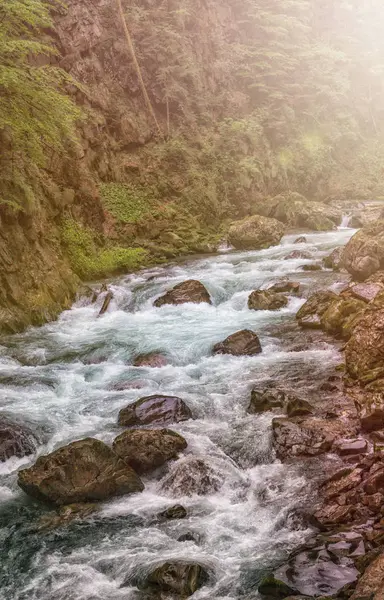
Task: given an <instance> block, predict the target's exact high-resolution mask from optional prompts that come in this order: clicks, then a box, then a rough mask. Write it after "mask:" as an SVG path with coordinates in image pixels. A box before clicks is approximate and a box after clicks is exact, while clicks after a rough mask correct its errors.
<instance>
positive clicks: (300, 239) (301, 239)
mask: <svg viewBox="0 0 384 600" xmlns="http://www.w3.org/2000/svg"><path fill="white" fill-rule="evenodd" d="M293 243H294V244H306V243H307V238H306V237H305V235H299V237H298V238H296V239H295V241H294V242H293Z"/></svg>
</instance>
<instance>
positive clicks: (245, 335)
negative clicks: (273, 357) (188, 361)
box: [213, 329, 262, 356]
mask: <svg viewBox="0 0 384 600" xmlns="http://www.w3.org/2000/svg"><path fill="white" fill-rule="evenodd" d="M260 352H262V349H261V345H260V340H259V338H258V337H257V335H256V333H254V332H253V331H250V330H249V329H242V330H241V331H237V332H236V333H233V334H232V335H229V336H228V337H227V338H226V339H225V340H224V341H223V342H219V343H218V344H215V345H214V347H213V354H232V355H233V356H254V355H255V354H260Z"/></svg>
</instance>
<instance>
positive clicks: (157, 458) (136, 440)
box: [112, 429, 187, 474]
mask: <svg viewBox="0 0 384 600" xmlns="http://www.w3.org/2000/svg"><path fill="white" fill-rule="evenodd" d="M186 447H187V442H186V440H185V439H184V438H183V437H182V436H181V435H179V434H178V433H176V432H175V431H171V430H170V429H133V430H128V431H124V432H123V433H122V434H121V435H119V436H118V437H117V438H116V439H115V440H114V442H113V446H112V448H113V451H114V452H115V454H117V456H120V458H122V459H123V460H124V461H125V462H126V463H127V464H128V465H130V466H131V467H132V469H134V470H135V471H136V473H140V474H141V473H147V472H148V471H153V470H154V469H157V468H158V467H161V466H162V465H163V464H164V463H166V462H167V461H168V460H171V459H172V458H177V456H178V454H179V452H181V451H182V450H184V449H185V448H186Z"/></svg>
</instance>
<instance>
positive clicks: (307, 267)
mask: <svg viewBox="0 0 384 600" xmlns="http://www.w3.org/2000/svg"><path fill="white" fill-rule="evenodd" d="M301 268H302V269H303V271H321V270H322V266H321V265H303V266H302V267H301Z"/></svg>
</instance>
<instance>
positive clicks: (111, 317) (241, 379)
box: [0, 228, 353, 600]
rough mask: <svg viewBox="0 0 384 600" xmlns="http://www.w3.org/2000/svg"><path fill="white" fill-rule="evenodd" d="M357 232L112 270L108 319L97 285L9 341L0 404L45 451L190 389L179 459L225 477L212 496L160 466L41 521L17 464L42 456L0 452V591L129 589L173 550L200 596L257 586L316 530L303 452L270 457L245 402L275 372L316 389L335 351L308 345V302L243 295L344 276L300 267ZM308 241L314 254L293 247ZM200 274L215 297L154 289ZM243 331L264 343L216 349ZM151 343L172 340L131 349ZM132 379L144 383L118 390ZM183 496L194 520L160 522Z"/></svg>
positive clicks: (84, 595) (14, 594) (107, 598)
mask: <svg viewBox="0 0 384 600" xmlns="http://www.w3.org/2000/svg"><path fill="white" fill-rule="evenodd" d="M352 233H353V231H352V230H351V229H342V228H340V229H339V230H338V231H335V232H330V233H319V234H312V233H311V234H308V235H307V243H306V244H300V245H294V244H293V241H294V239H295V237H296V236H294V235H290V236H286V237H285V238H284V239H283V241H282V243H281V244H280V245H279V246H276V247H273V248H269V249H267V250H263V251H260V252H230V253H225V250H226V249H223V253H221V254H220V255H218V256H213V257H209V258H200V259H198V260H193V261H189V262H187V263H185V264H175V265H171V266H168V267H161V268H160V267H159V268H155V269H151V270H148V271H144V272H141V273H139V274H135V275H130V276H127V277H124V278H121V279H119V280H114V281H113V282H111V284H110V287H111V289H112V290H113V292H114V300H113V302H112V304H111V306H110V308H109V311H108V312H107V313H106V314H105V315H104V316H103V317H100V318H97V314H98V311H99V310H100V305H101V302H102V298H101V299H100V300H99V301H98V302H97V303H96V304H95V305H86V304H85V303H84V302H79V303H78V304H76V305H75V306H74V307H73V308H72V310H69V311H66V312H64V313H63V314H62V315H61V317H60V319H59V320H58V321H56V322H54V323H50V324H48V325H46V326H44V327H41V328H38V329H37V328H35V329H30V330H29V331H27V332H26V333H24V334H21V335H15V336H11V337H9V338H6V339H4V340H3V346H1V348H0V390H1V394H0V410H1V411H2V413H4V414H5V415H8V416H10V417H12V418H13V419H16V420H19V421H21V422H24V423H27V424H29V425H30V426H31V427H32V428H33V429H34V430H35V431H37V432H38V434H39V437H40V442H41V443H40V446H39V448H38V454H39V455H40V454H46V453H47V452H50V451H52V450H53V449H55V448H57V447H59V446H62V445H64V444H66V443H68V442H70V441H73V440H75V439H80V438H83V437H86V436H95V437H98V438H99V439H101V440H104V441H105V442H107V443H109V442H111V441H112V439H113V438H114V437H115V436H116V435H117V434H118V428H117V426H116V421H117V414H118V411H119V409H121V408H122V407H124V406H126V405H127V404H129V402H130V401H133V400H135V399H137V398H138V397H140V396H146V395H149V394H152V393H157V392H158V393H166V394H172V395H176V396H180V397H182V398H183V399H184V400H185V401H186V402H187V403H188V405H189V406H190V408H191V409H192V411H193V413H194V416H195V419H194V420H191V421H187V422H185V423H181V424H178V425H175V426H173V429H175V430H176V431H178V432H180V433H181V434H182V435H183V436H185V438H186V439H187V441H188V448H187V450H186V451H185V453H184V455H183V456H182V457H180V459H179V460H181V461H188V457H189V456H190V455H193V456H198V457H201V458H203V459H204V460H205V461H206V462H207V463H208V464H209V465H210V466H211V467H212V468H213V469H214V470H215V471H216V472H217V473H218V476H219V477H220V478H221V479H222V481H223V485H222V487H221V488H220V490H219V491H218V492H216V493H214V494H211V495H208V496H194V497H178V498H177V499H175V498H173V497H172V496H171V495H169V493H168V494H167V493H166V492H162V491H160V486H161V481H159V477H164V473H162V474H160V475H158V476H157V477H154V476H152V477H147V478H145V479H144V481H145V484H146V488H145V491H144V492H143V493H141V494H137V495H134V496H127V497H123V498H120V499H118V500H113V501H111V502H108V503H105V504H104V505H103V507H102V511H101V512H100V513H98V514H97V515H96V516H92V517H88V518H87V519H86V520H85V521H82V522H78V523H73V524H72V525H70V526H68V527H63V528H59V529H57V530H46V531H37V530H36V524H37V523H38V521H39V519H40V518H41V515H42V514H43V513H44V511H46V510H47V508H45V507H43V506H41V505H39V504H38V503H36V502H33V501H31V500H30V499H28V498H27V497H26V496H25V495H24V494H23V493H22V492H21V491H20V490H19V489H18V487H17V484H16V473H17V470H18V469H19V468H20V467H22V466H25V465H28V464H31V463H32V462H34V460H35V459H36V456H34V457H32V458H31V457H27V458H24V459H10V460H8V461H7V462H5V463H2V464H0V552H1V565H0V597H1V598H4V600H37V599H38V600H126V599H127V600H128V599H131V598H134V597H135V594H136V592H135V589H134V588H133V587H132V586H129V585H128V586H125V587H121V584H122V583H123V582H125V581H126V580H127V579H129V577H130V576H131V575H132V574H137V573H138V572H143V571H145V570H146V569H149V568H150V567H151V566H153V565H154V564H156V563H158V562H159V561H161V560H164V559H168V558H179V559H186V560H189V559H191V560H198V561H199V562H200V563H202V564H205V565H207V566H209V567H210V568H211V569H212V571H213V572H214V574H215V581H213V582H212V583H211V584H210V586H208V587H205V588H203V589H201V590H200V591H199V592H197V593H196V594H195V596H194V598H196V600H198V599H200V598H209V599H211V600H212V599H219V598H220V599H222V600H224V599H228V600H229V599H235V598H241V597H247V598H251V597H252V598H256V597H257V594H256V592H255V591H254V590H255V589H256V588H255V586H256V583H257V581H258V578H259V577H260V574H261V573H263V571H264V570H265V569H266V568H268V567H269V566H271V565H273V564H275V563H277V562H278V561H279V560H281V559H282V558H283V557H284V556H285V555H286V553H287V552H288V551H289V550H290V549H292V548H293V547H294V546H295V545H297V544H298V543H300V541H302V540H303V537H304V536H305V534H306V532H305V531H304V530H303V528H302V527H303V526H302V525H301V524H300V522H299V520H298V519H295V518H294V516H293V515H294V513H295V509H297V508H302V507H303V506H304V505H305V503H306V501H308V498H309V494H310V486H309V485H308V480H307V478H306V473H305V470H304V469H300V465H299V464H298V465H293V466H292V465H289V466H288V465H282V464H281V463H280V462H279V461H277V460H276V459H275V458H274V456H273V451H272V448H271V428H270V424H271V419H272V415H271V414H268V413H267V414H265V415H261V416H255V415H248V414H247V413H246V407H247V404H248V402H249V392H250V389H251V387H252V386H253V385H255V384H257V383H259V384H260V385H261V386H262V385H263V384H265V383H266V382H268V381H271V380H272V381H276V382H278V383H280V384H284V385H285V386H288V387H291V388H294V389H295V390H296V391H302V393H303V394H305V397H309V398H310V399H311V400H313V396H314V395H316V394H315V391H316V390H317V389H318V383H319V382H321V381H323V380H324V377H325V376H326V375H327V374H328V373H329V372H330V370H331V369H332V368H333V366H334V365H335V364H337V363H338V362H339V360H340V357H339V353H338V352H337V350H336V349H335V348H334V347H333V346H332V345H331V344H328V343H326V342H325V341H324V340H323V341H321V342H320V341H316V339H318V338H316V336H314V338H313V339H312V341H311V338H309V340H310V346H309V348H307V349H305V350H300V342H302V341H303V335H304V334H302V333H301V332H300V331H299V329H298V328H297V327H296V326H295V325H294V313H295V312H296V311H297V309H298V308H299V306H300V305H301V304H302V303H303V301H304V300H303V299H301V298H296V297H291V298H290V300H289V305H288V306H287V307H286V308H283V309H281V310H279V311H276V312H271V311H259V312H257V311H250V310H248V309H247V297H248V295H249V293H250V291H252V290H253V289H256V288H258V287H260V286H266V285H268V284H269V283H272V282H275V281H277V280H278V279H279V278H281V277H282V276H289V277H290V278H291V279H292V280H296V281H301V282H302V284H303V285H302V288H303V292H304V295H308V294H309V293H310V292H312V291H313V290H314V289H315V288H316V287H317V288H319V287H324V286H329V285H333V286H337V276H335V275H334V274H331V273H330V272H321V273H318V272H308V273H306V272H303V271H302V269H301V266H302V264H303V262H305V263H308V262H309V263H311V262H319V261H320V260H321V258H322V257H323V256H325V255H326V254H328V253H329V252H330V251H331V250H332V249H333V248H334V247H336V246H339V245H341V244H344V243H346V241H347V240H348V239H349V237H350V236H351V234H352ZM297 249H304V250H309V251H310V252H312V253H313V256H314V259H313V260H305V261H303V260H302V259H295V260H283V259H284V257H285V256H286V255H287V254H288V253H290V252H291V251H292V250H297ZM189 278H194V279H199V280H200V281H202V282H203V283H204V284H205V285H206V287H207V288H208V290H209V292H210V293H211V296H212V299H213V305H212V306H209V305H207V304H200V305H193V304H186V305H181V306H164V307H162V308H160V309H157V308H154V307H153V306H152V303H153V300H154V299H155V298H156V296H158V295H159V294H160V293H162V292H164V291H165V290H167V289H169V288H170V287H172V286H173V285H175V284H176V283H179V282H181V281H183V280H185V279H189ZM338 279H340V276H338ZM243 328H250V329H253V330H254V331H256V332H257V333H258V335H259V337H260V340H261V344H262V347H263V353H262V354H260V355H258V356H255V357H242V358H236V357H230V356H214V357H212V356H211V352H210V351H211V348H212V345H213V344H214V343H216V342H218V341H221V340H223V339H224V338H225V337H226V336H228V335H229V334H231V333H233V332H235V331H237V330H239V329H243ZM295 344H296V345H295ZM153 350H157V351H162V352H165V353H166V354H167V356H168V358H169V360H170V364H169V365H167V366H165V367H162V368H156V369H151V368H147V367H141V368H137V367H136V368H135V367H132V366H130V365H131V364H132V359H133V357H134V356H136V355H137V354H141V353H144V352H149V351H153ZM122 381H124V382H127V381H130V382H132V383H134V382H135V385H137V386H140V389H126V390H124V391H116V383H118V382H122ZM175 502H177V503H182V504H183V505H184V506H185V507H186V508H187V509H188V517H187V518H186V519H182V520H177V521H169V522H166V523H159V522H156V520H155V518H154V516H155V515H156V514H157V513H158V512H159V511H161V510H164V509H165V508H166V507H167V506H171V505H173V504H175ZM186 532H194V533H195V534H198V536H199V537H200V540H199V541H198V543H196V542H195V541H184V542H179V541H177V538H178V537H179V536H180V535H182V534H184V533H186Z"/></svg>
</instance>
